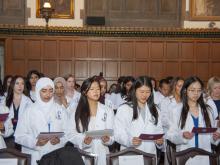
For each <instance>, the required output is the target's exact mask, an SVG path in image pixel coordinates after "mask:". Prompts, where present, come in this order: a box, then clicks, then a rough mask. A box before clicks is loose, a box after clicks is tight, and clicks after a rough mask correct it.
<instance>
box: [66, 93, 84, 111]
mask: <svg viewBox="0 0 220 165" xmlns="http://www.w3.org/2000/svg"><path fill="white" fill-rule="evenodd" d="M80 97H81V93H79V92H78V91H76V90H75V91H74V95H73V97H72V98H70V97H68V96H66V99H67V104H68V107H67V112H68V113H69V115H71V114H72V113H73V112H74V111H75V110H76V107H77V106H78V103H79V99H80Z"/></svg>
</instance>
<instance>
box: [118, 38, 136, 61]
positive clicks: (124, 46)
mask: <svg viewBox="0 0 220 165" xmlns="http://www.w3.org/2000/svg"><path fill="white" fill-rule="evenodd" d="M133 57H134V43H133V42H132V41H121V43H120V58H121V59H133Z"/></svg>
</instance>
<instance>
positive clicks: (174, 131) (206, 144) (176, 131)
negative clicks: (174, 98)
mask: <svg viewBox="0 0 220 165" xmlns="http://www.w3.org/2000/svg"><path fill="white" fill-rule="evenodd" d="M181 111H182V104H181V105H179V106H178V107H177V108H176V109H175V110H173V111H172V117H171V119H170V120H171V122H172V125H171V127H170V129H169V130H168V132H167V139H168V140H170V141H171V142H173V143H174V144H176V150H177V151H182V150H185V149H188V148H191V147H195V136H194V137H193V138H192V139H190V140H188V139H185V138H183V132H185V131H189V132H191V131H192V129H193V127H194V123H193V119H192V116H191V113H190V112H189V113H188V115H187V119H186V123H185V127H184V128H183V129H181V128H180V125H179V121H180V115H181ZM209 116H210V120H211V125H212V127H214V120H213V118H212V114H211V113H209ZM199 127H205V121H204V118H203V116H202V113H201V108H199ZM198 139H199V148H202V149H204V150H206V151H209V152H211V143H214V141H213V138H212V134H199V136H198ZM215 143H217V142H215ZM201 163H202V164H203V163H204V164H206V165H207V164H209V163H208V159H207V158H205V157H201V158H200V161H199V162H198V161H197V160H195V159H194V161H193V160H192V162H191V164H192V165H193V164H195V165H196V164H200V165H201Z"/></svg>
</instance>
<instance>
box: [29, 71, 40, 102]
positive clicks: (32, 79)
mask: <svg viewBox="0 0 220 165" xmlns="http://www.w3.org/2000/svg"><path fill="white" fill-rule="evenodd" d="M40 77H41V74H40V72H38V71H37V70H31V71H29V72H28V74H27V81H26V87H27V92H28V96H29V98H30V99H31V101H32V102H35V100H36V94H35V87H36V83H37V80H39V78H40Z"/></svg>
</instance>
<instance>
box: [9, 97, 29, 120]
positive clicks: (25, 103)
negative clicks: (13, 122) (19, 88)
mask: <svg viewBox="0 0 220 165" xmlns="http://www.w3.org/2000/svg"><path fill="white" fill-rule="evenodd" d="M30 104H32V102H31V100H30V99H29V98H28V97H27V96H25V95H24V94H22V96H21V103H20V106H19V112H18V118H20V117H21V115H22V114H23V112H24V111H25V109H27V107H28V106H29V105H30ZM9 113H10V114H9V117H10V118H11V119H12V118H14V108H13V103H12V104H11V106H10V111H9Z"/></svg>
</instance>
